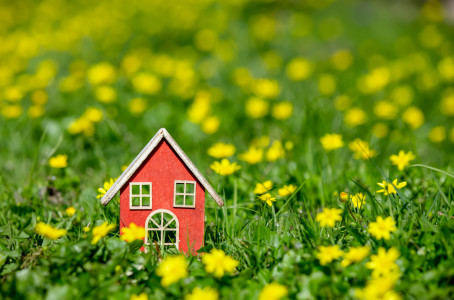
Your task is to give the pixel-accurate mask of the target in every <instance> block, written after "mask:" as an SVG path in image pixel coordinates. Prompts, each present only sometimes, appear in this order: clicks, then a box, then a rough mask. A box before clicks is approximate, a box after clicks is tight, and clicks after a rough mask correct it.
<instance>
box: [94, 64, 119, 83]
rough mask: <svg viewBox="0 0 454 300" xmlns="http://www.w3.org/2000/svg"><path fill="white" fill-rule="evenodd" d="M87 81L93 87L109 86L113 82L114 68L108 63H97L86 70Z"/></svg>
mask: <svg viewBox="0 0 454 300" xmlns="http://www.w3.org/2000/svg"><path fill="white" fill-rule="evenodd" d="M87 76H88V81H89V82H90V83H91V84H93V85H98V84H109V83H112V82H114V81H115V77H116V71H115V68H114V67H113V66H112V65H111V64H109V63H105V62H103V63H99V64H97V65H94V66H93V67H91V68H90V69H89V70H88V73H87Z"/></svg>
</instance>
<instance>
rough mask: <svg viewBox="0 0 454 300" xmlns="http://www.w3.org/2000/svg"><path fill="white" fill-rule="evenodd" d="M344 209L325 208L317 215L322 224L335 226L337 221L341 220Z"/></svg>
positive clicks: (316, 218)
mask: <svg viewBox="0 0 454 300" xmlns="http://www.w3.org/2000/svg"><path fill="white" fill-rule="evenodd" d="M341 214H342V209H338V208H326V207H325V208H324V209H323V211H322V212H320V213H318V214H317V216H316V217H315V220H317V221H318V222H319V223H320V225H321V226H328V227H334V225H335V224H336V221H341V220H342V217H341Z"/></svg>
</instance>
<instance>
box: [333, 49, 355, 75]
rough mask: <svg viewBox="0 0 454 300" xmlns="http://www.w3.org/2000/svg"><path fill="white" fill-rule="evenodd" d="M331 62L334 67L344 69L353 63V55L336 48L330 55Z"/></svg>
mask: <svg viewBox="0 0 454 300" xmlns="http://www.w3.org/2000/svg"><path fill="white" fill-rule="evenodd" d="M331 63H332V64H333V66H334V67H335V68H336V69H338V70H340V71H344V70H346V69H348V68H349V67H350V65H351V64H352V63H353V55H352V53H351V52H350V51H348V50H338V51H336V52H335V53H334V54H333V56H331Z"/></svg>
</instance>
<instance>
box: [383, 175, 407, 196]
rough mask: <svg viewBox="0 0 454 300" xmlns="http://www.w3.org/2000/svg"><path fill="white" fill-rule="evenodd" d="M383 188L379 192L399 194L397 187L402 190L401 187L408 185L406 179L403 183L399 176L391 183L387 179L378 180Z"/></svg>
mask: <svg viewBox="0 0 454 300" xmlns="http://www.w3.org/2000/svg"><path fill="white" fill-rule="evenodd" d="M377 184H378V185H379V186H380V187H382V189H380V190H378V191H377V193H384V194H385V195H389V194H397V191H396V189H395V187H396V188H397V189H398V190H400V189H401V188H403V187H405V186H406V185H407V182H406V181H403V182H401V183H398V182H397V178H396V179H394V180H393V183H392V184H391V183H389V182H386V181H383V182H378V183H377Z"/></svg>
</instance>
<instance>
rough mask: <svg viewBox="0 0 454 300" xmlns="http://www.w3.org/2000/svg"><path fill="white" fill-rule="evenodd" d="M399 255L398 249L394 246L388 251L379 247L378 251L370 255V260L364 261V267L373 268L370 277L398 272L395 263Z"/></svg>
mask: <svg viewBox="0 0 454 300" xmlns="http://www.w3.org/2000/svg"><path fill="white" fill-rule="evenodd" d="M399 256H400V254H399V251H397V249H396V248H394V247H393V248H390V249H389V250H388V251H386V249H385V248H383V247H380V248H379V249H378V253H377V254H376V255H372V256H371V257H370V261H369V262H367V263H366V268H368V269H371V270H373V271H372V277H374V278H378V277H380V276H387V275H393V274H394V275H395V274H398V273H399V267H398V266H397V264H396V260H397V259H398V258H399Z"/></svg>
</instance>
